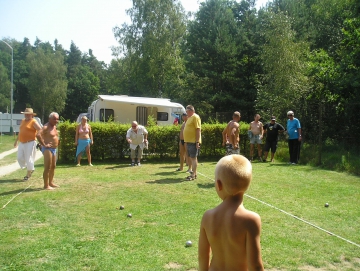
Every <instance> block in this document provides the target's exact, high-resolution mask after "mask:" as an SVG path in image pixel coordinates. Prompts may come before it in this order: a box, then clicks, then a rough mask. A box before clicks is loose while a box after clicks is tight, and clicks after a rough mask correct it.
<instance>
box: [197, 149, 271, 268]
mask: <svg viewBox="0 0 360 271" xmlns="http://www.w3.org/2000/svg"><path fill="white" fill-rule="evenodd" d="M251 178H252V167H251V163H250V162H249V160H248V159H246V158H245V157H244V156H242V155H235V154H233V155H228V156H225V157H223V158H221V159H220V161H219V162H218V163H217V165H216V167H215V188H216V192H217V194H218V196H219V197H220V198H221V199H222V203H221V204H219V205H218V206H217V207H215V208H214V209H211V210H208V211H206V212H205V213H204V215H203V218H202V221H201V227H200V237H199V270H200V271H205V270H211V271H224V270H239V271H240V270H241V271H247V270H264V267H263V263H262V259H261V247H260V232H261V219H260V216H259V215H258V214H257V213H254V212H251V211H248V210H246V209H245V207H244V205H243V198H244V193H245V191H246V190H247V189H248V187H249V184H250V181H251ZM210 254H212V259H211V260H210Z"/></svg>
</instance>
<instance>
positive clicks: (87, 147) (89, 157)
mask: <svg viewBox="0 0 360 271" xmlns="http://www.w3.org/2000/svg"><path fill="white" fill-rule="evenodd" d="M86 156H87V159H88V163H89V165H91V153H90V145H87V146H86Z"/></svg>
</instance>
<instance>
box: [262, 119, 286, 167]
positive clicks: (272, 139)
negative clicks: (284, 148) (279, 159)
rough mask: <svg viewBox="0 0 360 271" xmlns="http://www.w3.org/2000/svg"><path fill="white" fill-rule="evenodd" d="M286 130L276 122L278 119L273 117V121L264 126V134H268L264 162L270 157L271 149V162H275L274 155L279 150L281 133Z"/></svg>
mask: <svg viewBox="0 0 360 271" xmlns="http://www.w3.org/2000/svg"><path fill="white" fill-rule="evenodd" d="M284 130H285V128H284V126H282V125H281V124H279V123H277V122H276V117H275V116H271V121H270V122H269V123H266V124H265V125H264V133H265V134H266V142H265V148H264V160H263V161H264V162H266V159H267V157H268V153H269V150H270V149H271V162H274V155H275V152H276V149H277V143H278V136H279V133H282V132H284Z"/></svg>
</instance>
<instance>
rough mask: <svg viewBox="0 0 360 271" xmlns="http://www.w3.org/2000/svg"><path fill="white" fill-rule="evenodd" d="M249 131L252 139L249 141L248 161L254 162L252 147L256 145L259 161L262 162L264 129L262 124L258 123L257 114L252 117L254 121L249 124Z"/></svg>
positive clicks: (258, 117) (258, 116)
mask: <svg viewBox="0 0 360 271" xmlns="http://www.w3.org/2000/svg"><path fill="white" fill-rule="evenodd" d="M249 131H251V133H252V137H251V139H250V161H253V160H254V145H255V144H257V149H258V156H259V161H260V162H262V159H261V156H262V153H261V152H262V151H261V144H262V138H263V136H264V129H263V124H262V122H260V115H259V114H256V115H255V116H254V121H252V122H251V123H250V128H249Z"/></svg>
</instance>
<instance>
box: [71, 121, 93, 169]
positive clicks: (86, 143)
mask: <svg viewBox="0 0 360 271" xmlns="http://www.w3.org/2000/svg"><path fill="white" fill-rule="evenodd" d="M87 120H88V118H87V117H86V116H83V117H82V118H81V123H80V124H79V125H78V126H77V127H76V134H75V145H76V146H77V147H76V158H75V159H76V160H77V164H76V166H77V167H79V166H80V162H81V157H82V155H83V154H84V153H85V152H86V156H87V159H88V163H89V166H91V167H92V166H93V165H92V164H91V153H90V145H92V144H94V140H93V135H92V131H91V126H90V125H89V124H88V123H87Z"/></svg>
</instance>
